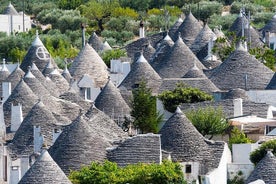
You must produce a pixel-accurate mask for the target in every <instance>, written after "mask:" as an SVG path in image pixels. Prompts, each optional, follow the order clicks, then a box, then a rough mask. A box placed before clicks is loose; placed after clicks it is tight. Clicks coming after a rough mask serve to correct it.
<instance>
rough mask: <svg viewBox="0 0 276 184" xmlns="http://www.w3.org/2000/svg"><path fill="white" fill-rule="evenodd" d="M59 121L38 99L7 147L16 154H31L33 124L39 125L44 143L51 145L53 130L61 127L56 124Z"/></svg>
mask: <svg viewBox="0 0 276 184" xmlns="http://www.w3.org/2000/svg"><path fill="white" fill-rule="evenodd" d="M59 123H60V122H58V121H57V120H56V118H55V117H54V116H53V114H52V112H50V111H49V110H48V109H47V107H46V106H45V105H44V104H43V103H42V102H41V101H39V102H38V103H37V104H35V105H34V106H33V108H32V109H31V110H30V111H29V113H28V115H27V116H26V117H25V118H24V120H23V122H22V123H21V125H20V127H19V128H18V130H17V131H16V133H15V135H14V137H13V140H12V144H11V145H10V146H9V147H10V148H11V149H12V152H13V153H15V154H17V155H23V154H26V155H31V154H32V153H33V151H34V150H33V148H34V146H33V145H34V133H33V132H34V130H33V129H34V126H40V128H41V134H42V135H43V137H44V144H45V145H47V146H51V145H52V136H53V135H52V134H53V130H54V129H55V128H56V129H59V128H61V126H58V125H57V124H59ZM68 123H69V122H68Z"/></svg>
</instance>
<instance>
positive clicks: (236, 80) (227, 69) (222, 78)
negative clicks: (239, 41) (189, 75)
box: [209, 46, 273, 90]
mask: <svg viewBox="0 0 276 184" xmlns="http://www.w3.org/2000/svg"><path fill="white" fill-rule="evenodd" d="M272 76H273V72H272V70H270V69H269V68H267V67H266V66H265V65H264V64H263V63H261V62H260V61H259V60H257V59H256V58H255V57H254V56H252V55H250V54H249V53H248V52H247V51H245V50H244V49H242V48H241V46H240V47H238V48H237V49H236V50H235V51H234V52H232V53H231V54H230V56H229V57H228V58H227V59H226V60H225V61H224V62H223V63H222V64H221V65H219V66H218V67H216V68H214V69H213V70H212V72H211V75H210V77H209V78H210V79H211V81H212V82H213V83H214V84H215V85H216V86H217V87H218V88H219V89H221V90H230V89H233V88H241V89H245V87H246V88H247V90H248V89H265V88H266V86H267V85H268V83H269V81H270V80H271V78H272ZM245 84H246V85H245Z"/></svg>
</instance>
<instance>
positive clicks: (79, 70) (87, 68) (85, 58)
mask: <svg viewBox="0 0 276 184" xmlns="http://www.w3.org/2000/svg"><path fill="white" fill-rule="evenodd" d="M69 71H70V74H71V75H72V77H73V78H74V79H76V80H80V79H81V78H82V76H83V75H84V74H87V75H89V76H91V77H92V78H93V79H94V81H95V83H96V85H97V86H98V87H103V86H104V85H105V83H106V82H107V79H108V75H109V74H108V71H107V66H106V64H105V63H104V61H103V60H102V58H101V57H100V56H99V54H98V53H97V52H96V51H95V50H94V49H93V48H92V47H91V46H90V45H89V44H86V45H85V46H84V47H83V49H82V50H81V51H80V52H79V54H78V56H77V57H76V58H75V60H74V61H73V63H72V65H71V67H70V68H69Z"/></svg>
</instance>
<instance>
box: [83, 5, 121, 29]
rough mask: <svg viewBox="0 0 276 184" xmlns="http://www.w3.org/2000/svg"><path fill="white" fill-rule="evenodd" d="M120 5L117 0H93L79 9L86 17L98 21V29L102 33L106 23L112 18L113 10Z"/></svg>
mask: <svg viewBox="0 0 276 184" xmlns="http://www.w3.org/2000/svg"><path fill="white" fill-rule="evenodd" d="M118 7H120V6H119V3H118V1H117V0H112V1H109V0H102V1H97V0H91V1H89V2H87V3H85V4H83V5H81V6H80V7H79V8H78V9H79V10H80V12H81V14H82V15H83V16H84V17H86V18H87V19H89V20H94V21H96V23H97V27H96V29H97V30H98V32H99V33H100V32H102V31H103V30H104V24H105V23H106V22H107V21H108V20H109V19H110V18H111V14H112V12H113V11H114V10H115V9H116V8H118Z"/></svg>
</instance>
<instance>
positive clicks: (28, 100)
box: [3, 79, 39, 126]
mask: <svg viewBox="0 0 276 184" xmlns="http://www.w3.org/2000/svg"><path fill="white" fill-rule="evenodd" d="M38 99H39V98H38V96H36V95H35V94H34V92H33V91H32V90H31V89H30V87H29V86H28V85H27V84H26V83H25V82H24V80H23V79H22V80H21V81H20V82H19V83H18V84H17V85H16V87H15V88H14V89H13V91H12V93H11V95H10V96H9V98H8V99H7V100H6V102H5V103H4V108H3V109H4V116H5V123H6V125H7V126H10V118H11V104H13V105H18V104H21V105H22V114H23V117H25V116H26V115H27V114H28V113H29V111H30V110H31V108H32V107H33V106H34V104H35V103H36V102H37V101H38Z"/></svg>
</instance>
